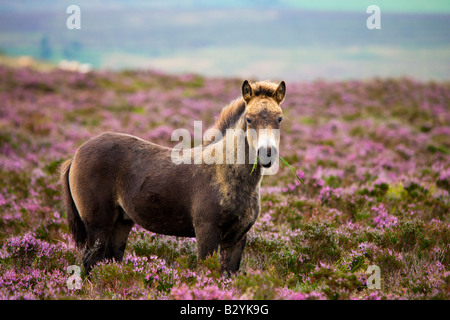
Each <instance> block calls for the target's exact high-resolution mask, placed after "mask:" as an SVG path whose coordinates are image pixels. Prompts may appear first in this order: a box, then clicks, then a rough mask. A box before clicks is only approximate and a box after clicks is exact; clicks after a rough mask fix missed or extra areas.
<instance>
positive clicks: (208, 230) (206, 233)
mask: <svg viewBox="0 0 450 320" xmlns="http://www.w3.org/2000/svg"><path fill="white" fill-rule="evenodd" d="M195 237H196V239H197V252H198V260H205V259H206V258H207V257H208V256H212V255H213V254H214V252H216V251H217V249H218V248H219V241H220V231H219V230H218V229H217V228H214V227H213V226H211V225H210V224H203V225H201V226H198V227H196V228H195Z"/></svg>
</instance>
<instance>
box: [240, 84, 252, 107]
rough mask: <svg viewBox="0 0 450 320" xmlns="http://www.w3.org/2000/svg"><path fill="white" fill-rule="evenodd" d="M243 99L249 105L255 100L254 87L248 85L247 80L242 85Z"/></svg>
mask: <svg viewBox="0 0 450 320" xmlns="http://www.w3.org/2000/svg"><path fill="white" fill-rule="evenodd" d="M242 97H243V98H244V100H245V102H247V103H248V102H249V101H250V100H251V99H252V98H253V90H252V86H251V85H250V83H248V81H247V80H245V81H244V83H243V84H242Z"/></svg>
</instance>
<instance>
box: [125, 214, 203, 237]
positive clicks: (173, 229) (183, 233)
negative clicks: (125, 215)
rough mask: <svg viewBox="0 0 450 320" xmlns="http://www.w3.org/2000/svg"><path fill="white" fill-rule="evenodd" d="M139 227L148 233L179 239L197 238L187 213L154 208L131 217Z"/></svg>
mask: <svg viewBox="0 0 450 320" xmlns="http://www.w3.org/2000/svg"><path fill="white" fill-rule="evenodd" d="M130 217H131V219H133V220H134V222H136V223H137V224H138V225H140V226H141V227H143V228H144V229H147V230H148V231H151V232H155V233H160V234H165V235H171V236H179V237H195V231H194V226H193V225H192V221H191V219H190V217H189V215H188V214H187V213H185V212H179V211H171V210H158V209H155V208H152V209H150V210H146V211H140V213H139V214H138V215H133V214H131V215H130Z"/></svg>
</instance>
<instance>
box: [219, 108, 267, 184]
mask: <svg viewBox="0 0 450 320" xmlns="http://www.w3.org/2000/svg"><path fill="white" fill-rule="evenodd" d="M230 129H232V130H227V131H226V133H225V136H224V137H223V142H224V155H226V152H225V150H228V152H229V154H228V155H230V150H229V148H230V147H231V148H232V150H231V153H232V155H233V157H234V159H233V161H232V162H230V161H226V162H224V163H225V164H226V166H227V167H228V170H229V171H230V172H232V173H233V174H234V175H235V177H236V179H239V180H247V179H249V181H250V182H254V183H257V182H259V181H260V180H261V171H262V168H261V164H260V163H259V162H258V163H257V165H256V167H255V168H254V169H253V165H254V163H255V160H256V150H254V149H253V148H252V147H251V146H250V145H249V143H248V140H247V132H246V130H247V125H246V121H245V116H244V114H242V115H241V117H240V118H239V119H238V120H237V121H236V122H235V124H234V125H233V126H232V128H230ZM227 146H228V147H227ZM225 158H226V156H225ZM230 158H231V156H229V157H228V160H230ZM225 160H227V159H225Z"/></svg>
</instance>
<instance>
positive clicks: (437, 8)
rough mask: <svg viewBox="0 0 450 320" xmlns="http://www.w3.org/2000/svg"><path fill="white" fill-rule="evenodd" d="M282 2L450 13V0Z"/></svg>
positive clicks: (304, 6)
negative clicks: (374, 6) (373, 6)
mask: <svg viewBox="0 0 450 320" xmlns="http://www.w3.org/2000/svg"><path fill="white" fill-rule="evenodd" d="M281 2H282V3H284V4H287V5H290V6H293V7H297V8H301V9H310V10H322V11H360V10H361V9H364V8H367V7H368V6H370V5H377V6H379V7H380V9H381V10H382V11H384V12H395V13H446V14H448V13H450V0H320V1H313V0H281Z"/></svg>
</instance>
